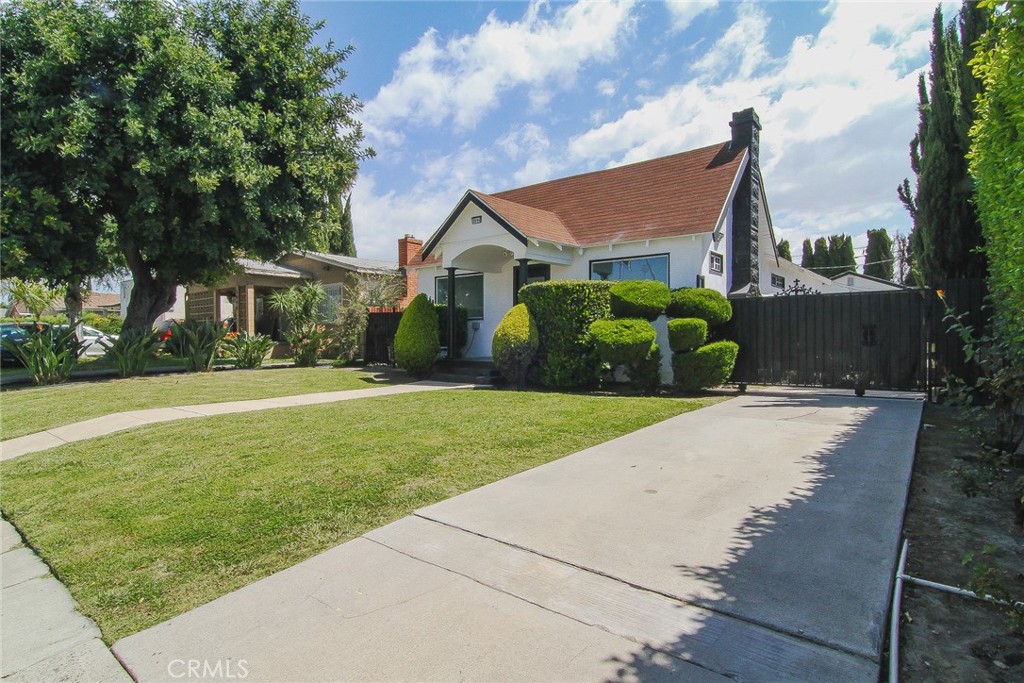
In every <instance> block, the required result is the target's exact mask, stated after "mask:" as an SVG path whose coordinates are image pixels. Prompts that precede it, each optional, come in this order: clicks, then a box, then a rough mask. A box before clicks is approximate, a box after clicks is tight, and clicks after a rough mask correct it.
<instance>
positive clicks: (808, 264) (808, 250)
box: [800, 239, 814, 269]
mask: <svg viewBox="0 0 1024 683" xmlns="http://www.w3.org/2000/svg"><path fill="white" fill-rule="evenodd" d="M800 266H801V267H802V268H808V269H809V268H813V267H814V248H813V247H811V240H810V239H805V240H804V245H803V253H802V254H801V255H800Z"/></svg>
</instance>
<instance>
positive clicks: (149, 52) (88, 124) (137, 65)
mask: <svg viewBox="0 0 1024 683" xmlns="http://www.w3.org/2000/svg"><path fill="white" fill-rule="evenodd" d="M3 12H4V17H3V21H4V32H5V36H6V27H7V24H8V23H9V22H13V21H15V20H16V19H17V20H19V21H20V20H22V18H23V17H29V18H31V19H32V21H28V22H26V25H27V26H28V27H29V29H30V30H34V31H37V32H44V33H45V32H46V31H48V30H53V28H54V27H60V26H65V25H67V26H71V28H68V29H67V31H68V32H71V31H73V30H74V28H73V27H74V26H75V24H74V22H79V23H81V22H83V21H84V22H88V23H89V24H90V27H91V28H90V39H89V40H88V41H84V43H83V45H82V47H81V49H80V50H79V51H78V52H71V51H68V50H67V49H66V47H65V44H64V43H62V42H61V41H50V42H49V43H48V42H47V41H45V40H43V41H38V42H37V43H35V44H34V45H35V46H36V47H37V48H38V49H37V50H35V51H32V52H29V51H27V50H26V53H25V54H20V55H18V60H17V61H18V63H19V64H20V65H21V66H20V68H18V69H12V70H10V72H9V71H8V70H7V67H6V65H5V67H4V68H5V71H4V81H5V86H4V87H5V88H7V82H8V79H9V80H10V82H11V84H12V86H11V87H12V88H14V87H19V85H18V84H19V83H21V82H22V81H23V80H24V79H26V78H27V77H28V76H26V74H29V75H31V74H33V73H35V72H36V71H37V70H38V69H40V68H41V67H40V64H41V63H45V62H47V61H57V62H60V61H69V62H71V63H74V64H76V65H78V67H77V68H78V69H79V71H80V73H79V74H78V75H77V76H76V77H75V78H74V79H72V80H71V82H69V83H68V84H67V86H66V87H67V88H69V89H71V90H72V92H73V94H72V95H71V96H70V99H71V100H72V101H73V103H74V104H73V106H74V107H78V108H79V109H82V110H84V111H86V112H87V114H86V115H82V116H81V117H79V118H78V119H76V124H77V125H78V126H79V127H80V129H81V130H80V131H79V132H78V133H77V135H78V138H77V139H79V140H80V141H81V144H80V147H79V148H69V147H67V146H63V147H60V146H58V150H57V154H59V155H65V156H69V155H74V156H76V157H77V158H79V159H83V160H87V161H88V162H89V163H90V164H92V166H91V168H90V169H88V170H83V171H82V173H81V175H79V176H76V182H77V183H78V184H80V185H81V186H82V187H85V188H87V190H88V195H89V197H90V198H91V201H93V202H94V207H93V208H91V209H90V210H91V212H92V214H95V215H97V216H101V217H102V220H98V221H97V222H96V223H76V224H74V227H75V228H76V229H77V230H80V231H82V232H83V234H87V235H91V236H92V238H93V239H94V240H95V241H96V242H97V244H102V243H101V242H100V239H99V238H100V237H102V236H104V235H106V236H108V237H109V238H110V240H111V244H112V245H113V252H114V253H116V255H117V256H118V257H119V258H121V259H123V262H124V264H125V265H126V266H127V268H128V269H129V270H130V271H131V273H132V277H133V278H134V281H135V285H134V289H133V290H132V298H131V301H130V302H129V305H128V310H127V316H126V318H125V328H126V329H130V328H148V327H150V326H151V325H152V323H153V321H154V320H155V318H156V317H157V316H158V315H160V314H161V313H163V312H164V311H166V310H168V309H169V308H170V307H171V305H172V304H173V302H174V292H175V288H176V286H177V285H179V284H187V283H190V282H204V283H209V282H214V281H216V280H217V279H218V278H220V277H222V276H223V275H224V274H226V273H227V272H228V271H229V270H230V269H231V268H232V267H233V264H234V258H235V257H236V256H237V255H239V254H246V255H249V256H253V257H255V258H262V259H268V260H269V259H273V258H275V257H276V256H278V255H279V254H280V253H282V252H283V251H286V250H289V249H297V248H303V247H308V246H311V245H313V244H316V243H317V242H322V241H323V240H324V238H325V237H326V235H325V231H328V232H329V231H332V230H336V229H337V225H338V223H339V222H340V212H339V210H338V209H337V208H334V207H336V203H332V202H331V200H330V198H331V197H337V196H338V195H339V194H340V193H342V192H344V191H345V190H347V189H348V188H349V187H350V186H351V184H352V182H353V181H354V179H355V176H356V171H357V168H358V162H359V160H360V159H361V158H363V157H364V156H365V155H367V154H369V153H371V152H369V150H366V149H365V148H364V147H363V135H362V130H361V127H360V125H359V123H358V122H357V121H356V120H355V118H354V117H355V115H356V113H357V112H358V110H359V102H358V100H357V99H356V98H355V97H353V96H350V95H346V94H343V93H341V92H339V86H340V84H341V82H342V81H343V80H344V78H345V75H346V74H345V71H344V69H343V68H342V64H343V63H344V61H345V59H346V58H347V57H348V55H349V54H350V52H351V47H348V48H344V49H340V50H339V49H336V48H335V47H334V46H333V45H331V44H328V45H326V46H321V45H316V44H315V42H314V36H315V34H316V32H317V31H318V30H319V28H320V26H319V25H315V24H313V23H312V22H311V21H310V20H309V19H308V18H307V17H305V16H304V15H302V14H301V13H300V12H299V10H298V5H297V3H296V2H294V0H257V1H252V2H247V1H242V0H208V1H206V2H203V3H189V2H183V3H166V2H160V1H159V0H139V1H137V2H114V1H113V0H83V1H82V2H78V3H45V2H31V1H28V0H22V1H20V2H14V3H11V4H10V5H7V6H5V7H4V9H3ZM83 17H84V18H83ZM5 43H6V38H5ZM26 44H28V43H26ZM4 49H5V57H6V54H7V46H6V45H5V47H4ZM5 62H6V59H5ZM25 106H26V107H29V108H30V109H32V111H30V112H29V113H27V114H25V115H24V117H23V118H24V119H25V120H31V121H34V122H36V125H37V126H39V127H40V128H42V130H43V131H44V132H43V133H37V134H36V135H37V136H38V135H44V136H45V134H46V131H47V119H48V117H49V113H48V109H47V107H46V106H45V103H43V102H35V101H34V100H33V99H32V98H31V97H30V96H26V104H25ZM4 122H5V124H6V123H7V119H6V117H5V120H4ZM5 128H6V126H5ZM9 133H10V135H11V140H12V141H13V144H12V145H11V147H7V148H5V150H4V154H5V157H6V156H7V155H12V156H13V158H11V159H10V162H11V168H20V167H23V166H25V165H31V164H32V163H34V161H35V160H34V159H33V158H32V157H31V156H30V155H29V153H30V152H31V151H32V145H33V142H32V140H33V137H32V135H31V134H30V133H31V131H23V130H20V129H14V130H11V131H9ZM25 133H29V134H25ZM4 134H5V135H7V134H8V131H7V130H5V131H4ZM83 165H84V164H83ZM4 168H5V173H4V176H5V177H4V181H5V184H6V180H7V170H6V169H7V166H6V165H5V167H4ZM44 170H45V169H44ZM25 194H26V196H29V197H33V196H35V194H36V191H35V189H34V188H32V187H28V189H27V190H26V193H25ZM6 202H7V200H6V194H5V204H6ZM332 204H334V207H332ZM6 211H7V207H6V206H5V212H6ZM43 213H44V216H45V214H46V212H45V210H44V212H43ZM53 213H56V212H51V215H52V214H53ZM92 214H91V215H92ZM100 226H103V231H101V230H100ZM5 239H6V237H5ZM26 251H28V249H26Z"/></svg>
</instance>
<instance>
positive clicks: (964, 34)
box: [897, 2, 989, 285]
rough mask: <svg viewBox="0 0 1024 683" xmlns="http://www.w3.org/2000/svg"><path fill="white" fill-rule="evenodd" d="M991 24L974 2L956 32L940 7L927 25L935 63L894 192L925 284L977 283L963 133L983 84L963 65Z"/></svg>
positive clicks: (977, 229)
mask: <svg viewBox="0 0 1024 683" xmlns="http://www.w3.org/2000/svg"><path fill="white" fill-rule="evenodd" d="M988 23H989V20H988V18H987V14H985V13H984V12H983V11H982V10H980V9H979V8H978V7H977V3H972V2H964V4H963V6H962V7H961V10H960V15H959V22H958V24H959V30H957V26H956V25H954V24H950V25H949V26H948V27H947V26H945V24H944V23H943V19H942V10H941V8H936V10H935V16H934V18H933V22H932V59H931V74H930V77H929V86H930V87H927V88H926V85H925V80H924V76H923V75H922V76H921V79H920V80H919V82H918V100H919V104H918V112H919V115H920V118H919V123H918V131H917V134H916V135H915V136H914V138H913V140H911V143H910V160H911V169H912V170H913V171H914V173H915V175H916V176H917V183H916V188H915V190H911V188H910V181H909V179H905V180H904V181H903V183H902V185H900V187H898V188H897V194H898V195H899V198H900V200H901V201H902V202H903V204H904V206H906V208H907V210H908V212H909V213H910V215H911V217H912V218H913V220H914V229H913V231H912V232H911V236H910V242H911V246H912V248H913V250H914V256H915V258H916V260H917V262H918V264H919V265H920V268H921V272H922V273H923V275H924V277H925V279H926V280H927V282H928V283H929V284H933V285H934V284H938V283H939V282H941V281H942V280H944V279H945V278H948V277H980V276H982V275H984V273H985V257H984V255H983V254H981V253H979V251H978V247H980V246H981V245H982V243H983V241H982V236H981V225H980V223H979V221H978V216H977V211H976V210H975V207H974V204H973V203H972V201H971V196H970V195H971V181H970V178H969V177H968V172H967V159H966V154H967V151H968V149H969V146H970V140H969V136H968V131H969V129H970V126H971V124H972V122H973V121H974V117H975V115H974V97H975V96H976V95H977V94H978V93H979V92H980V91H981V84H980V82H979V81H978V80H977V79H975V77H974V75H973V74H972V73H971V70H970V67H969V65H968V61H969V60H970V59H971V58H972V57H973V54H974V53H973V43H974V42H975V41H976V40H977V39H978V38H979V37H980V36H981V34H982V33H983V32H984V31H985V29H986V28H987V26H988Z"/></svg>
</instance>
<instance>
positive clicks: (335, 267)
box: [184, 251, 400, 341]
mask: <svg viewBox="0 0 1024 683" xmlns="http://www.w3.org/2000/svg"><path fill="white" fill-rule="evenodd" d="M238 265H239V270H238V272H236V273H235V274H233V275H231V276H230V277H228V279H227V280H225V281H224V282H223V283H221V284H218V285H217V286H215V287H207V286H204V285H189V286H188V288H187V290H186V292H185V297H184V298H185V318H190V319H193V318H194V319H200V320H203V319H205V320H227V319H234V323H235V324H236V325H237V329H238V330H239V331H240V332H242V331H244V332H248V333H249V334H256V333H260V334H266V335H270V336H272V337H273V338H274V339H277V340H279V341H280V339H281V336H280V333H281V323H282V321H281V320H280V317H279V316H278V315H277V314H276V313H275V312H274V311H272V310H271V308H270V305H269V301H268V298H269V296H270V295H271V294H272V293H273V292H275V291H277V290H281V289H287V288H288V287H291V286H293V285H297V284H301V283H303V282H307V281H317V282H320V283H321V284H322V285H323V286H324V289H325V290H326V291H327V301H325V302H324V305H323V307H322V314H323V316H324V318H325V319H328V318H329V317H330V311H332V310H334V308H335V307H336V306H338V305H340V304H342V303H343V302H344V298H345V296H346V290H347V289H349V288H350V287H353V286H355V285H357V284H358V282H359V280H360V278H370V277H377V276H395V275H399V274H400V271H399V269H398V266H397V265H396V264H394V263H389V262H385V261H375V260H370V259H361V258H353V257H350V256H338V255H335V254H322V253H319V252H315V251H301V252H293V253H288V254H285V255H284V256H282V257H281V258H279V259H278V260H277V261H276V262H274V263H266V262H263V261H255V260H252V259H246V258H240V259H238Z"/></svg>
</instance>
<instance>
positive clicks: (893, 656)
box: [889, 539, 907, 683]
mask: <svg viewBox="0 0 1024 683" xmlns="http://www.w3.org/2000/svg"><path fill="white" fill-rule="evenodd" d="M906 568H907V539H903V546H902V548H900V561H899V564H898V565H897V566H896V580H895V581H894V582H893V589H892V611H891V612H890V613H889V683H897V682H898V681H899V680H900V612H901V610H902V608H903V579H904V578H905V574H904V573H903V570H905V569H906Z"/></svg>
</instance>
